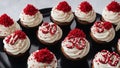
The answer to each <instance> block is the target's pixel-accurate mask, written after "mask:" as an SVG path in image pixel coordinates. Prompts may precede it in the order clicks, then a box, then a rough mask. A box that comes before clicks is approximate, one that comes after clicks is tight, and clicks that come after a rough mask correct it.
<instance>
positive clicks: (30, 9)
mask: <svg viewBox="0 0 120 68" xmlns="http://www.w3.org/2000/svg"><path fill="white" fill-rule="evenodd" d="M23 11H24V13H25V14H27V15H30V16H32V15H35V14H36V13H37V12H38V9H36V8H35V7H34V6H33V5H31V4H28V5H27V6H26V8H24V10H23Z"/></svg>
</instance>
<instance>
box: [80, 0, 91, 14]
mask: <svg viewBox="0 0 120 68" xmlns="http://www.w3.org/2000/svg"><path fill="white" fill-rule="evenodd" d="M79 9H80V10H81V11H83V12H85V13H87V12H89V11H91V10H92V6H91V5H90V4H89V3H88V2H87V1H83V2H81V4H80V7H79Z"/></svg>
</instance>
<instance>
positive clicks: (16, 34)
mask: <svg viewBox="0 0 120 68" xmlns="http://www.w3.org/2000/svg"><path fill="white" fill-rule="evenodd" d="M25 38H26V34H25V33H24V32H23V31H21V30H17V31H15V32H14V34H13V35H12V34H11V35H9V36H8V37H7V39H6V42H7V43H10V44H12V45H13V44H14V43H15V42H16V41H17V40H18V39H22V40H23V39H25Z"/></svg>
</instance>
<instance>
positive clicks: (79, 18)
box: [0, 1, 120, 68]
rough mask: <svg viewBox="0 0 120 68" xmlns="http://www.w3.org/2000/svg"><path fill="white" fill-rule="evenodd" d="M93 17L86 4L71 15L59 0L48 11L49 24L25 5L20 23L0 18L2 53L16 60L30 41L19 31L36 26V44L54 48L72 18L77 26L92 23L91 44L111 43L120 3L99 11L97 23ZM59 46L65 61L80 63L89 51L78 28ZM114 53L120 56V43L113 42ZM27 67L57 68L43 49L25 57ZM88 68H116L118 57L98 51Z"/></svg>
mask: <svg viewBox="0 0 120 68" xmlns="http://www.w3.org/2000/svg"><path fill="white" fill-rule="evenodd" d="M118 8H119V9H118ZM96 17H97V15H96V12H95V11H94V9H93V7H92V5H91V4H90V3H89V2H87V1H83V2H81V3H80V4H79V6H78V7H77V8H76V10H75V12H74V13H73V12H72V9H71V6H70V5H69V4H68V3H67V2H66V1H62V2H60V3H58V4H57V5H56V6H54V7H53V8H52V10H51V15H50V19H51V21H52V22H43V15H42V13H41V12H40V11H39V10H38V9H37V8H36V7H35V6H33V5H31V4H28V5H27V6H26V7H25V8H24V9H23V10H22V12H21V14H20V23H17V22H15V21H13V19H11V18H10V17H9V16H8V15H7V14H3V15H1V16H0V37H1V38H4V39H3V43H4V51H5V52H6V53H7V54H8V55H10V56H14V57H16V56H21V55H23V54H24V53H26V52H27V51H28V50H29V48H30V44H31V42H30V39H29V37H28V36H27V34H25V32H24V31H22V28H23V27H24V28H25V29H28V30H30V29H34V28H35V27H37V32H36V34H35V35H36V37H37V38H38V40H39V41H40V43H42V44H43V45H48V46H49V45H55V44H56V43H58V42H59V41H61V38H62V36H63V35H64V34H63V33H64V32H63V29H62V27H63V26H65V27H70V25H71V23H72V22H73V20H74V18H75V20H76V23H77V25H81V24H83V25H87V24H91V23H93V25H92V26H91V29H90V35H91V37H92V38H93V40H94V41H95V42H97V43H99V44H101V43H109V42H111V41H112V40H113V39H114V38H115V35H116V34H115V33H116V32H115V29H114V26H113V25H117V27H116V30H118V29H119V27H120V26H119V23H120V4H119V3H117V2H116V1H112V2H111V3H110V4H109V5H107V7H105V9H104V10H103V13H102V18H101V20H100V21H96ZM95 21H96V22H95ZM94 22H95V23H94ZM19 24H20V25H21V26H20V25H19ZM29 28H30V29H29ZM60 43H61V52H62V53H63V55H64V56H65V57H66V58H67V59H69V60H80V59H82V58H84V57H85V56H87V54H88V53H89V51H90V42H89V40H87V39H86V34H85V33H84V32H83V31H82V30H81V29H79V28H74V29H72V30H70V31H69V33H68V34H67V36H66V37H64V39H63V40H62V41H61V42H60ZM117 50H118V53H120V40H118V43H117ZM27 65H28V68H57V58H56V56H55V54H54V53H52V52H51V51H50V50H49V49H47V48H43V49H39V50H36V51H35V52H33V53H32V54H31V55H30V56H29V57H28V60H27ZM92 65H93V66H92V67H93V68H100V67H101V68H108V67H110V68H119V67H120V55H119V54H117V53H115V52H112V53H110V52H109V51H107V50H102V51H101V52H98V53H97V54H96V55H95V57H94V59H93V63H92Z"/></svg>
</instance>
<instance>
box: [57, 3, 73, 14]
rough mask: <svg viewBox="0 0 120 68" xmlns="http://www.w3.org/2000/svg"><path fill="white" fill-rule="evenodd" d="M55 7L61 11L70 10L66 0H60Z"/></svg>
mask: <svg viewBox="0 0 120 68" xmlns="http://www.w3.org/2000/svg"><path fill="white" fill-rule="evenodd" d="M56 9H58V10H61V11H63V12H69V11H70V10H71V7H70V6H69V4H68V3H67V2H66V1H62V2H60V3H59V4H58V5H57V7H56Z"/></svg>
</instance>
